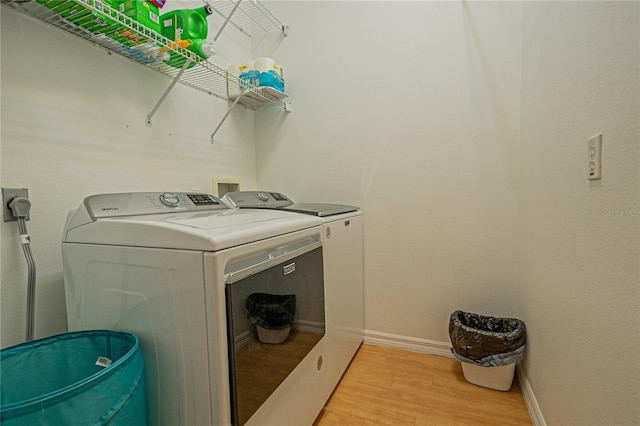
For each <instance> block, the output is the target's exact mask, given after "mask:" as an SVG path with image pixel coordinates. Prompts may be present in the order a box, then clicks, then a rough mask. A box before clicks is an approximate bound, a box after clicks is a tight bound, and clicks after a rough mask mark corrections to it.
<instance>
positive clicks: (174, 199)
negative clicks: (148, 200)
mask: <svg viewBox="0 0 640 426" xmlns="http://www.w3.org/2000/svg"><path fill="white" fill-rule="evenodd" d="M160 202H161V203H162V204H164V205H165V206H169V207H176V206H177V205H178V204H180V198H178V196H177V195H176V194H174V193H172V192H165V193H163V194H162V195H160Z"/></svg>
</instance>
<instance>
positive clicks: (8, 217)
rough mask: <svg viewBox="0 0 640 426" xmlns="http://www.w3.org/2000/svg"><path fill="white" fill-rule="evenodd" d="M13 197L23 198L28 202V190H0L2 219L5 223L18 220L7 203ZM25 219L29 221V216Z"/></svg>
mask: <svg viewBox="0 0 640 426" xmlns="http://www.w3.org/2000/svg"><path fill="white" fill-rule="evenodd" d="M15 197H24V198H26V199H27V200H28V199H29V190H28V189H27V188H2V217H3V219H4V221H5V222H16V221H17V220H18V219H17V218H16V217H15V216H14V215H13V212H12V211H11V209H10V208H9V203H10V202H11V200H13V199H14V198H15ZM25 219H26V220H29V215H27V217H25Z"/></svg>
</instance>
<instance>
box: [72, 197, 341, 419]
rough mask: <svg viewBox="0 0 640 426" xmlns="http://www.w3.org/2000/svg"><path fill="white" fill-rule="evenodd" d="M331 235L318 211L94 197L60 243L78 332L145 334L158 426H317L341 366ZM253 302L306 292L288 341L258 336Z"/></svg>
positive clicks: (151, 404) (298, 297)
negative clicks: (327, 246)
mask: <svg viewBox="0 0 640 426" xmlns="http://www.w3.org/2000/svg"><path fill="white" fill-rule="evenodd" d="M322 230H323V228H322V220H321V219H319V218H318V217H313V216H306V215H300V214H296V213H292V212H286V211H273V210H256V209H246V210H238V209H230V208H228V207H227V206H225V205H224V204H222V203H221V202H220V201H219V200H218V199H217V198H215V197H213V196H212V195H208V194H189V193H127V194H102V195H94V196H90V197H87V198H86V199H85V200H84V201H83V203H82V204H81V205H80V206H79V207H78V208H77V209H76V210H74V211H72V212H70V214H69V216H68V219H67V222H66V224H65V228H64V236H63V242H62V257H63V265H64V280H65V294H66V305H67V317H68V323H69V329H70V330H86V329H98V328H103V329H114V330H124V331H128V332H132V333H135V334H137V335H138V336H139V338H140V342H141V346H142V350H143V354H144V360H145V377H146V389H147V394H148V398H147V400H148V418H149V424H153V425H172V426H173V425H216V426H217V425H244V424H246V425H267V424H273V425H275V424H278V425H284V424H296V425H305V424H307V425H311V424H312V423H313V421H314V420H315V418H316V416H317V415H318V413H319V412H320V410H321V409H322V407H323V406H324V403H325V402H326V400H327V399H328V397H329V396H330V394H331V392H332V390H333V388H334V384H333V378H332V377H333V375H334V374H335V373H334V372H333V371H331V368H327V365H328V366H331V365H333V364H335V363H336V361H334V360H333V358H334V354H333V352H332V344H330V343H331V338H330V337H328V336H330V335H331V333H330V332H329V331H328V330H329V328H330V326H328V325H327V319H326V318H327V313H326V312H325V311H326V306H327V305H329V304H330V303H329V301H328V300H325V299H324V269H323V255H322V251H323V240H324V237H323V234H322ZM332 238H333V237H332ZM252 294H271V295H293V296H294V298H295V301H296V309H295V315H294V316H293V318H292V319H291V324H290V334H289V335H288V337H287V339H286V340H285V341H284V342H282V343H279V344H266V343H262V342H261V341H260V340H259V338H258V337H256V336H257V333H256V331H257V330H256V325H255V324H253V323H252V322H251V321H250V319H249V318H248V315H247V300H248V298H249V296H250V295H252ZM267 320H268V319H267ZM285 359H287V360H289V359H293V360H294V362H293V363H289V364H287V363H284V362H282V361H283V360H285ZM270 362H271V364H270ZM276 371H277V372H278V374H275V373H274V374H273V375H272V374H271V372H276Z"/></svg>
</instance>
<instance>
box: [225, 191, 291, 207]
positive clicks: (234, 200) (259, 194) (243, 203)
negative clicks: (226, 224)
mask: <svg viewBox="0 0 640 426" xmlns="http://www.w3.org/2000/svg"><path fill="white" fill-rule="evenodd" d="M222 199H223V200H224V201H226V202H227V204H231V205H232V206H234V207H240V208H242V207H252V208H278V207H286V206H290V205H291V204H293V201H291V199H289V198H287V196H286V195H283V194H280V193H279V192H267V191H238V192H227V193H226V194H225V195H224V197H222Z"/></svg>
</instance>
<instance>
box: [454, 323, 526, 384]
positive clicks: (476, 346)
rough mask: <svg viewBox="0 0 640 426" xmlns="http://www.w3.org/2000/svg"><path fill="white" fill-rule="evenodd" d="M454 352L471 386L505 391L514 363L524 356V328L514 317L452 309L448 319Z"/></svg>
mask: <svg viewBox="0 0 640 426" xmlns="http://www.w3.org/2000/svg"><path fill="white" fill-rule="evenodd" d="M449 337H450V338H451V346H452V352H453V355H454V356H455V357H456V358H457V359H458V360H459V361H460V362H461V363H462V372H463V374H464V378H465V379H466V380H467V381H468V382H469V383H473V384H474V385H478V386H483V387H486V388H490V389H495V390H500V391H508V390H509V389H511V384H512V382H513V375H514V372H515V366H516V362H518V361H520V360H522V358H523V357H524V350H525V346H526V344H525V343H526V329H525V325H524V322H522V321H521V320H519V319H516V318H497V317H491V316H484V315H479V314H474V313H470V312H463V311H455V312H453V313H452V314H451V317H450V319H449Z"/></svg>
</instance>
